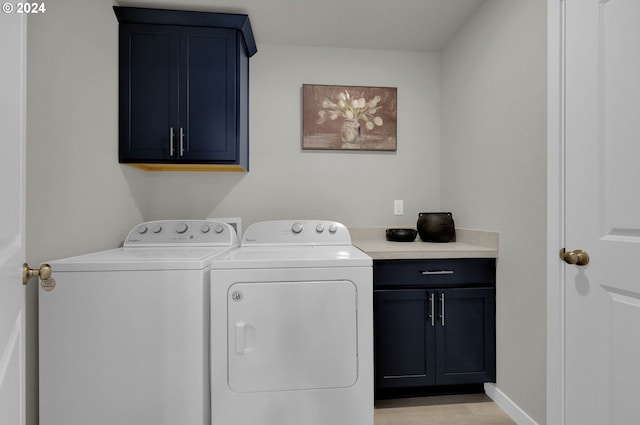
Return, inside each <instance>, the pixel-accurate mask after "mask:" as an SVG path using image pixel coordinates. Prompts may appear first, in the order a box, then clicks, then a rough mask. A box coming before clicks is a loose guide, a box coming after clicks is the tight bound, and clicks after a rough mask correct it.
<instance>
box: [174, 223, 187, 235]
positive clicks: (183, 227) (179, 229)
mask: <svg viewBox="0 0 640 425" xmlns="http://www.w3.org/2000/svg"><path fill="white" fill-rule="evenodd" d="M188 228H189V226H187V224H186V223H178V224H176V233H180V234H182V233H184V232H186V231H187V229H188Z"/></svg>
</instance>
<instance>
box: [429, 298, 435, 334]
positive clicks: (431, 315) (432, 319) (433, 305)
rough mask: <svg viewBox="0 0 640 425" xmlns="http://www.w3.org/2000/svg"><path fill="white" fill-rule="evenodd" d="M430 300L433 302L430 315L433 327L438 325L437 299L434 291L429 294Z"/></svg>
mask: <svg viewBox="0 0 640 425" xmlns="http://www.w3.org/2000/svg"><path fill="white" fill-rule="evenodd" d="M429 301H430V302H431V314H430V315H429V316H430V317H431V327H434V326H435V325H436V300H435V294H434V293H431V294H429Z"/></svg>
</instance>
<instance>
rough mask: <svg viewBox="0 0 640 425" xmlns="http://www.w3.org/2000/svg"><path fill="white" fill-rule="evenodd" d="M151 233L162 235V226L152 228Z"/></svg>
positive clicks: (157, 225)
mask: <svg viewBox="0 0 640 425" xmlns="http://www.w3.org/2000/svg"><path fill="white" fill-rule="evenodd" d="M151 231H152V232H153V233H160V232H161V231H162V226H160V225H159V224H156V225H155V226H153V227H152V228H151Z"/></svg>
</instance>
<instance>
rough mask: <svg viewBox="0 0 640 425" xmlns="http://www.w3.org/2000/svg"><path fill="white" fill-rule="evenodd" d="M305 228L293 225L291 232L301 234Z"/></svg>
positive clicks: (296, 224) (299, 224)
mask: <svg viewBox="0 0 640 425" xmlns="http://www.w3.org/2000/svg"><path fill="white" fill-rule="evenodd" d="M303 228H304V227H303V226H302V224H301V223H293V225H292V226H291V231H292V232H293V233H300V232H302V229H303Z"/></svg>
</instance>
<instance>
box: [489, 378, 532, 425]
mask: <svg viewBox="0 0 640 425" xmlns="http://www.w3.org/2000/svg"><path fill="white" fill-rule="evenodd" d="M484 392H485V393H486V394H487V395H488V396H489V398H490V399H491V400H493V401H494V402H495V403H496V404H497V405H498V407H500V408H501V409H502V410H504V412H505V413H506V414H507V415H509V417H510V418H511V419H513V420H514V421H515V423H517V424H518V425H538V424H537V422H536V421H534V420H533V419H531V417H530V416H529V415H527V414H526V413H525V411H524V410H522V409H521V408H520V407H518V405H517V404H515V403H514V402H513V401H512V400H511V399H510V398H509V397H507V396H506V395H505V394H504V393H503V392H502V391H500V390H499V389H498V387H496V384H491V383H486V384H484Z"/></svg>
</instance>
